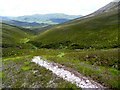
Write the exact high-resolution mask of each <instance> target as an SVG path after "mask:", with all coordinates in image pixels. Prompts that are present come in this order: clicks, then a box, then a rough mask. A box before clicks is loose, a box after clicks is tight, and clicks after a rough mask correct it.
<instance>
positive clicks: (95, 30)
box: [33, 10, 118, 48]
mask: <svg viewBox="0 0 120 90" xmlns="http://www.w3.org/2000/svg"><path fill="white" fill-rule="evenodd" d="M33 41H34V42H41V43H42V44H43V46H45V47H48V48H51V47H54V48H55V47H56V48H58V47H61V46H62V47H66V48H68V47H71V48H115V47H118V12H117V10H114V11H110V12H105V13H101V14H98V15H95V16H92V17H86V18H85V17H83V18H80V19H76V20H72V21H70V22H66V23H63V24H60V25H57V26H55V27H52V28H50V29H48V30H46V31H44V32H43V33H42V34H40V35H38V36H37V37H36V38H35V39H34V40H33Z"/></svg>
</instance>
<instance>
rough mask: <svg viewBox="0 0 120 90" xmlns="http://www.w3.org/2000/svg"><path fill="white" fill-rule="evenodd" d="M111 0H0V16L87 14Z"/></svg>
mask: <svg viewBox="0 0 120 90" xmlns="http://www.w3.org/2000/svg"><path fill="white" fill-rule="evenodd" d="M111 1H113V0H0V16H23V15H32V14H47V13H65V14H70V15H87V14H89V13H92V12H94V11H95V10H97V9H99V8H101V7H102V6H104V5H106V4H108V3H110V2H111Z"/></svg>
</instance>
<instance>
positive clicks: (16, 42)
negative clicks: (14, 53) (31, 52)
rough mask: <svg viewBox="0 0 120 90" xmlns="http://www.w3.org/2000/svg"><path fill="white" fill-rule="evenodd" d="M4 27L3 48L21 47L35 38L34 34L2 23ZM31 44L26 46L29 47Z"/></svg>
mask: <svg viewBox="0 0 120 90" xmlns="http://www.w3.org/2000/svg"><path fill="white" fill-rule="evenodd" d="M0 24H1V25H2V47H3V48H9V47H12V48H13V47H19V48H22V46H24V45H25V43H26V42H28V41H29V39H30V38H31V37H32V36H33V33H32V32H31V31H30V30H28V29H24V28H21V27H17V26H13V25H9V24H5V23H0ZM29 45H30V44H26V45H25V46H26V47H28V46H29Z"/></svg>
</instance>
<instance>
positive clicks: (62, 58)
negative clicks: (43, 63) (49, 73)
mask: <svg viewBox="0 0 120 90" xmlns="http://www.w3.org/2000/svg"><path fill="white" fill-rule="evenodd" d="M43 57H44V58H45V59H47V60H49V61H54V62H57V63H60V64H62V65H65V66H67V67H70V68H74V69H75V70H77V71H78V72H80V73H81V74H83V75H85V76H87V77H90V78H92V79H93V80H95V81H97V82H99V83H101V84H102V85H104V86H106V87H109V88H118V87H119V85H120V82H119V79H118V78H119V73H120V71H119V70H118V50H117V49H109V50H97V51H73V52H59V54H58V55H56V54H54V55H43Z"/></svg>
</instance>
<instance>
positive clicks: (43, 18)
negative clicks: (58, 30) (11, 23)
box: [10, 13, 80, 24]
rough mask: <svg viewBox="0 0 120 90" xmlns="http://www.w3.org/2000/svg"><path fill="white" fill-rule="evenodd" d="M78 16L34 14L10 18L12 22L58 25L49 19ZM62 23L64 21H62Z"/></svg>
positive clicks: (68, 18) (75, 16)
mask: <svg viewBox="0 0 120 90" xmlns="http://www.w3.org/2000/svg"><path fill="white" fill-rule="evenodd" d="M78 17H80V16H77V15H66V14H59V13H56V14H35V15H26V16H19V17H12V18H10V19H12V20H18V21H24V22H36V23H46V24H58V23H56V22H54V21H51V20H50V19H53V18H54V19H67V20H71V19H75V18H78ZM63 22H64V21H63Z"/></svg>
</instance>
